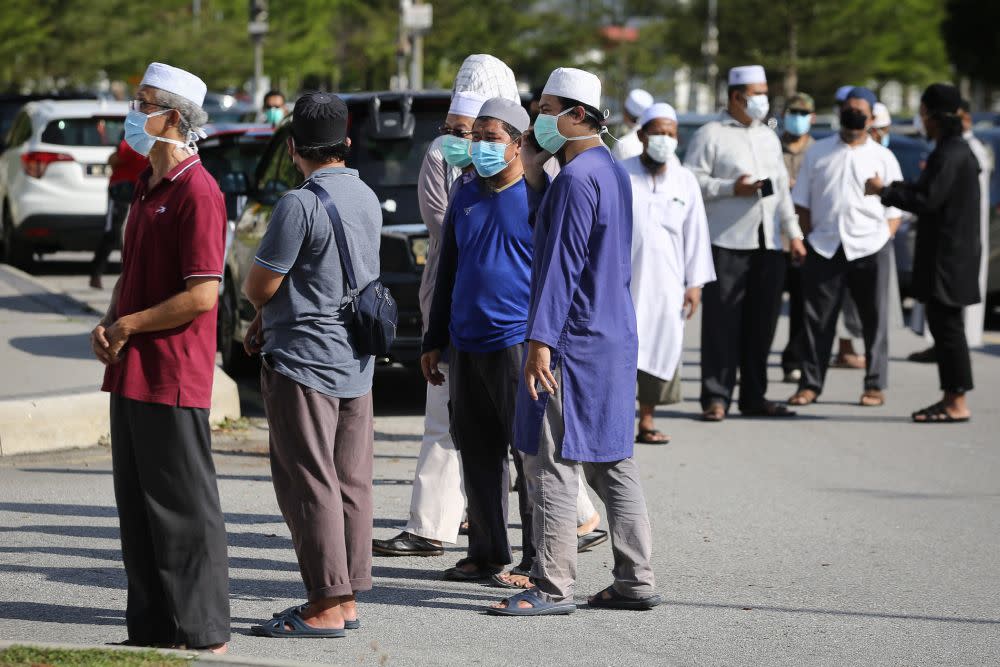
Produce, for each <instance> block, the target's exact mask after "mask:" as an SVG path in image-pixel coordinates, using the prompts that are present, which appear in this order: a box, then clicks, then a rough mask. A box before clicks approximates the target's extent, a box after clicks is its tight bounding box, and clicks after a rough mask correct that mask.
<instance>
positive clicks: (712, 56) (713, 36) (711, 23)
mask: <svg viewBox="0 0 1000 667" xmlns="http://www.w3.org/2000/svg"><path fill="white" fill-rule="evenodd" d="M701 52H702V55H704V56H705V84H706V85H707V86H708V101H709V105H710V109H711V111H715V108H716V103H717V101H716V98H717V94H718V87H719V85H718V78H719V64H718V62H716V58H717V57H718V55H719V2H718V0H708V19H707V21H706V25H705V43H704V44H702V46H701Z"/></svg>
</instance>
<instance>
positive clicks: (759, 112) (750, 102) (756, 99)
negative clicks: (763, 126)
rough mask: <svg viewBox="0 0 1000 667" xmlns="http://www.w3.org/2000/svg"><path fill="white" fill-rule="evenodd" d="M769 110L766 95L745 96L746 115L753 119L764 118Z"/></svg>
mask: <svg viewBox="0 0 1000 667" xmlns="http://www.w3.org/2000/svg"><path fill="white" fill-rule="evenodd" d="M770 110H771V106H770V104H768V101H767V95H751V96H750V97H748V98H747V115H748V116H750V118H752V119H753V120H764V119H765V118H767V112H768V111H770Z"/></svg>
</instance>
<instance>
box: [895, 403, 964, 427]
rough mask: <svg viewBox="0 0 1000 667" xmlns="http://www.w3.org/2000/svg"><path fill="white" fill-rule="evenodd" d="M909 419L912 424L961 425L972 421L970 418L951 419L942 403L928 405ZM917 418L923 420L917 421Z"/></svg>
mask: <svg viewBox="0 0 1000 667" xmlns="http://www.w3.org/2000/svg"><path fill="white" fill-rule="evenodd" d="M910 417H911V418H912V419H913V423H914V424H963V423H965V422H967V421H969V420H970V419H972V418H971V417H952V416H951V415H949V414H948V410H947V409H945V407H944V403H942V402H938V403H935V404H934V405H928V406H927V407H926V408H924V409H923V410H917V411H916V412H914V413H913V414H912V415H910ZM917 417H923V419H917Z"/></svg>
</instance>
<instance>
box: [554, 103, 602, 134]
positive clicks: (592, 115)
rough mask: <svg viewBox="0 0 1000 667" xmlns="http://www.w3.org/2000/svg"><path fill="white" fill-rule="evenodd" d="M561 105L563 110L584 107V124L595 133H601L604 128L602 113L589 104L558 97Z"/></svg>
mask: <svg viewBox="0 0 1000 667" xmlns="http://www.w3.org/2000/svg"><path fill="white" fill-rule="evenodd" d="M556 99H558V100H559V104H560V105H562V110H563V111H565V110H566V109H572V108H573V107H583V110H584V112H585V114H584V116H583V122H584V123H585V124H586V125H587V126H588V127H589V128H590V129H592V130H593V131H594V132H600V131H601V128H603V127H604V116H603V115H602V114H601V112H600V111H598V110H597V109H595V108H594V107H592V106H590V105H589V104H584V103H583V102H581V101H580V100H574V99H573V98H571V97H557V98H556Z"/></svg>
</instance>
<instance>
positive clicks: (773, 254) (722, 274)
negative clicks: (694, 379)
mask: <svg viewBox="0 0 1000 667" xmlns="http://www.w3.org/2000/svg"><path fill="white" fill-rule="evenodd" d="M712 258H713V259H714V260H715V273H716V275H717V276H718V278H717V279H716V281H715V282H711V283H708V284H707V285H705V287H704V288H703V289H702V296H701V302H702V308H703V310H702V315H701V317H702V321H701V405H702V408H707V407H708V406H709V405H710V404H712V403H714V402H721V403H723V404H725V406H726V409H727V410H728V409H729V405H730V403H731V402H732V395H733V388H734V387H735V386H736V370H737V369H739V372H740V401H739V406H740V409H741V410H747V409H750V410H752V409H755V408H759V407H760V406H761V405H762V404H763V403H764V402H765V398H764V396H765V394H766V393H767V356H768V354H769V353H770V350H771V342H772V340H773V339H774V327H775V323H776V322H777V319H778V314H779V313H780V311H781V288H782V286H783V285H784V280H785V258H784V255H783V253H782V252H781V251H780V250H765V249H764V248H758V249H756V250H728V249H726V248H720V247H718V246H714V245H713V246H712Z"/></svg>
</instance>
